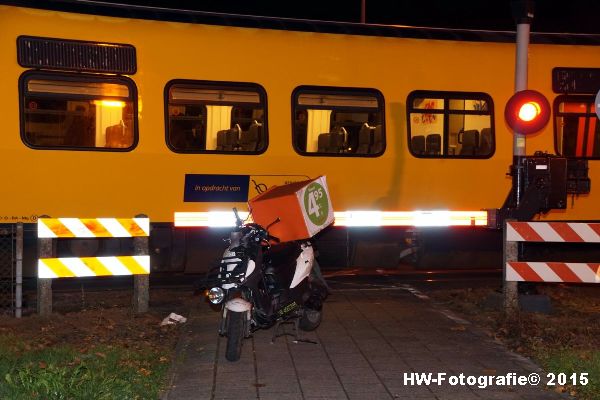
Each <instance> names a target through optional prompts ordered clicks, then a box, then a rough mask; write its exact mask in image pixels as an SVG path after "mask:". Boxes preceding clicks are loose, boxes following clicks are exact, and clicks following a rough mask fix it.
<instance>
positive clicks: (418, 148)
mask: <svg viewBox="0 0 600 400" xmlns="http://www.w3.org/2000/svg"><path fill="white" fill-rule="evenodd" d="M410 148H411V150H412V152H413V154H415V155H418V156H422V155H424V154H425V136H424V135H417V136H413V137H412V138H411V139H410Z"/></svg>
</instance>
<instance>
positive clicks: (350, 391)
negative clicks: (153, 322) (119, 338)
mask: <svg viewBox="0 0 600 400" xmlns="http://www.w3.org/2000/svg"><path fill="white" fill-rule="evenodd" d="M323 315H324V316H323V322H322V324H321V326H320V327H319V328H318V329H317V330H316V331H314V332H308V333H304V337H306V338H307V339H312V340H315V341H317V342H318V344H316V345H315V344H308V343H294V342H293V338H292V337H290V336H282V337H279V338H278V339H277V340H276V341H275V343H271V335H272V331H271V330H269V331H258V332H256V333H255V334H254V337H253V338H251V339H246V340H245V341H244V345H243V351H242V356H241V359H240V361H238V362H233V363H232V362H229V361H227V360H225V357H224V351H225V340H226V339H225V338H220V337H219V336H218V334H217V325H218V322H219V313H217V312H215V311H213V310H211V308H210V307H209V306H208V305H207V304H205V303H200V304H198V305H197V306H196V307H194V308H193V309H192V310H190V315H189V319H188V323H187V324H186V325H185V326H184V327H183V329H182V334H181V337H180V339H179V343H178V346H177V356H176V360H175V361H174V363H173V366H172V368H171V385H170V389H169V390H168V391H167V392H166V393H165V394H164V395H163V397H162V400H191V399H237V400H240V399H264V400H267V399H274V400H275V399H277V400H287V399H290V400H291V399H305V400H312V399H314V400H317V399H321V400H325V399H327V400H337V399H361V400H367V399H377V400H379V399H438V400H444V399H460V400H462V399H465V400H469V399H503V400H504V399H506V400H508V399H523V400H524V399H565V398H567V397H566V396H565V395H559V394H558V393H555V392H552V391H549V390H547V389H544V388H543V387H542V386H539V387H536V386H519V387H498V386H495V387H488V388H486V389H479V388H477V387H475V386H452V385H450V384H448V382H445V383H443V384H442V385H437V384H432V385H429V386H425V385H423V386H418V385H416V384H415V385H409V384H405V382H404V374H405V373H407V372H420V373H421V372H422V373H428V372H431V373H437V372H445V373H447V374H448V376H449V375H458V374H460V373H463V374H465V375H474V376H479V375H501V374H507V373H509V372H515V373H517V374H519V375H527V374H529V373H531V372H534V371H535V372H539V368H538V367H537V366H536V365H535V364H533V363H532V362H531V361H529V360H527V359H525V358H523V357H521V356H519V355H516V354H514V353H512V352H510V351H508V350H507V349H506V348H504V347H502V346H501V345H499V344H497V343H495V342H493V341H492V340H490V339H489V338H488V337H487V336H485V335H483V334H482V333H481V332H479V331H478V330H477V329H476V328H474V327H473V326H471V325H469V324H468V323H461V321H460V320H458V321H455V320H452V319H449V318H447V317H446V316H445V315H443V313H441V312H440V310H438V309H437V308H436V307H435V306H432V304H431V303H430V302H429V301H427V300H426V299H423V298H418V297H416V296H415V295H414V294H413V293H411V292H410V291H408V290H406V289H403V288H396V289H390V290H354V289H352V290H334V292H333V294H332V295H331V296H330V297H329V298H328V299H327V302H326V304H325V307H324V314H323ZM289 329H290V328H288V330H289Z"/></svg>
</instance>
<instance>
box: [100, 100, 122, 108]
mask: <svg viewBox="0 0 600 400" xmlns="http://www.w3.org/2000/svg"><path fill="white" fill-rule="evenodd" d="M94 104H95V105H97V106H101V107H115V108H124V107H125V102H124V101H119V100H95V101H94Z"/></svg>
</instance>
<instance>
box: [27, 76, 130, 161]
mask: <svg viewBox="0 0 600 400" xmlns="http://www.w3.org/2000/svg"><path fill="white" fill-rule="evenodd" d="M20 90H21V137H22V139H23V141H24V142H25V143H26V144H27V145H28V146H30V147H33V148H36V149H70V150H116V151H124V150H131V149H132V148H133V147H134V146H135V144H136V143H137V135H136V132H137V129H136V126H137V119H136V114H137V112H136V102H135V99H136V97H137V95H136V90H135V85H134V83H133V82H132V81H131V80H129V79H127V78H121V77H114V76H110V77H108V76H106V77H105V76H100V75H84V74H77V75H75V74H72V75H71V74H55V73H46V72H44V73H42V72H32V71H30V72H26V73H24V74H23V75H22V76H21V80H20Z"/></svg>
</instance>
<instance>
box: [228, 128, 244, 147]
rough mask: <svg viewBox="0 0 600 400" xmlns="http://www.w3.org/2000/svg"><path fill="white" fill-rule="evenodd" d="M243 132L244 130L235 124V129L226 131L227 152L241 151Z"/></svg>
mask: <svg viewBox="0 0 600 400" xmlns="http://www.w3.org/2000/svg"><path fill="white" fill-rule="evenodd" d="M241 131H242V128H240V126H239V125H238V124H235V126H234V127H233V128H231V129H229V130H227V131H225V132H226V135H225V138H226V140H225V151H234V150H237V149H239V145H240V132H241Z"/></svg>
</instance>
